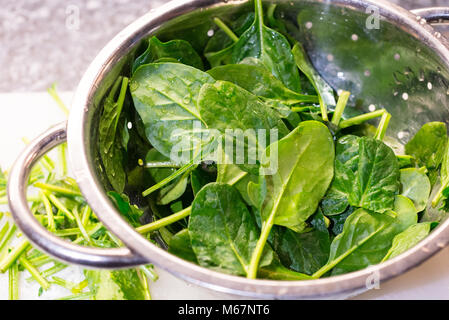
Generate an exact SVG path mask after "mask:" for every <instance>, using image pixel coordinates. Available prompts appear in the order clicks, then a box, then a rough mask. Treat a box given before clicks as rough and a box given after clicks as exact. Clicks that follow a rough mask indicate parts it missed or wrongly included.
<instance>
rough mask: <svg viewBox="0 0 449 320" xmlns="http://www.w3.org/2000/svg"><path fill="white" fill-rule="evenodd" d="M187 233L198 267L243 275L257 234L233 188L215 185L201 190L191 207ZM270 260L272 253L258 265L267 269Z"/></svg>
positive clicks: (251, 220) (246, 270)
mask: <svg viewBox="0 0 449 320" xmlns="http://www.w3.org/2000/svg"><path fill="white" fill-rule="evenodd" d="M188 229H189V234H190V239H191V244H192V249H193V252H195V255H196V257H197V260H198V263H199V264H200V265H201V266H203V267H206V268H210V269H215V270H218V271H222V272H226V273H230V274H234V275H243V276H245V275H247V273H248V266H249V261H250V257H251V254H252V252H253V250H254V247H255V245H256V242H257V239H258V237H259V230H258V228H257V225H256V222H255V220H254V217H253V216H252V215H251V213H250V212H249V211H248V208H247V207H246V205H245V203H244V202H243V201H242V199H241V197H240V195H239V193H238V192H237V190H236V189H235V188H234V187H232V186H229V185H226V184H218V183H211V184H208V185H206V186H204V187H203V188H202V189H201V191H200V192H199V193H198V194H197V196H196V197H195V199H194V201H193V203H192V213H191V215H190V219H189V226H188ZM272 258H273V256H272V252H270V251H269V250H266V254H265V255H264V258H263V259H262V262H261V264H260V265H261V266H265V265H269V264H270V263H271V261H272Z"/></svg>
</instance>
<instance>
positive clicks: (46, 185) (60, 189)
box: [34, 182, 82, 197]
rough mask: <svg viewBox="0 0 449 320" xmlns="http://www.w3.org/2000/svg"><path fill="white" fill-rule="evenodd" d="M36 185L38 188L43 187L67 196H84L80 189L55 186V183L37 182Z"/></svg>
mask: <svg viewBox="0 0 449 320" xmlns="http://www.w3.org/2000/svg"><path fill="white" fill-rule="evenodd" d="M34 186H35V187H36V188H39V189H41V190H47V191H52V192H56V193H59V194H62V195H66V196H79V197H82V194H81V192H79V191H76V190H71V189H68V188H64V187H60V186H55V185H53V184H49V183H43V182H36V183H35V184H34Z"/></svg>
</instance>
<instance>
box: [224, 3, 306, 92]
mask: <svg viewBox="0 0 449 320" xmlns="http://www.w3.org/2000/svg"><path fill="white" fill-rule="evenodd" d="M254 4H255V12H256V16H255V19H254V22H253V24H252V25H251V26H250V27H249V28H248V30H246V31H245V32H244V33H243V34H242V36H241V37H240V38H239V40H238V41H237V42H236V43H234V44H233V45H232V56H231V59H230V61H229V63H233V64H237V63H240V62H242V61H243V60H244V59H246V58H257V59H259V60H260V61H261V62H262V63H263V65H264V66H265V67H266V68H267V69H268V70H270V71H271V73H273V75H274V76H275V77H276V78H278V79H279V80H281V81H282V82H283V83H284V85H285V86H286V87H287V88H289V89H291V90H293V91H296V92H299V91H300V89H301V86H300V79H299V72H298V69H297V68H296V65H295V61H294V59H293V55H292V52H291V50H290V44H289V43H288V41H287V39H285V37H284V36H283V35H282V34H280V33H279V32H277V31H275V30H273V29H270V28H268V27H267V26H265V25H264V21H263V8H262V1H261V0H255V1H254Z"/></svg>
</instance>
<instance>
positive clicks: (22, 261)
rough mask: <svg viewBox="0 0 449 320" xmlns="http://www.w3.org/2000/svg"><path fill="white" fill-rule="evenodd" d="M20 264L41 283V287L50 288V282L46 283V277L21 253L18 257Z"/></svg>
mask: <svg viewBox="0 0 449 320" xmlns="http://www.w3.org/2000/svg"><path fill="white" fill-rule="evenodd" d="M19 262H20V264H21V265H22V266H23V267H24V268H25V269H27V270H28V272H29V273H30V274H31V276H32V277H33V278H34V279H35V280H36V281H37V282H38V283H39V284H40V285H41V287H42V289H44V290H48V288H50V284H49V283H48V281H47V279H45V278H44V277H43V276H42V275H41V274H40V272H39V270H37V269H36V268H35V267H34V266H33V265H32V264H31V263H30V262H29V261H28V260H27V259H26V258H25V257H24V256H23V255H22V256H21V257H20V258H19Z"/></svg>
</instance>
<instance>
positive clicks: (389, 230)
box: [313, 195, 417, 277]
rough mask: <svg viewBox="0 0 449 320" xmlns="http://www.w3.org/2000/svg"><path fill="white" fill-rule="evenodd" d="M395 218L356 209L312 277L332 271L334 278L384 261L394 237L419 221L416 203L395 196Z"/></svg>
mask: <svg viewBox="0 0 449 320" xmlns="http://www.w3.org/2000/svg"><path fill="white" fill-rule="evenodd" d="M394 213H395V214H396V217H395V218H393V217H391V216H390V215H387V214H380V213H376V212H370V211H368V210H365V209H362V208H361V209H357V210H356V211H354V213H352V214H351V215H350V216H349V217H348V218H347V219H346V222H345V225H344V227H343V232H342V233H340V234H339V235H337V236H336V237H335V238H334V240H333V241H332V244H331V249H330V256H329V260H328V262H327V264H326V265H325V266H323V267H322V268H321V269H320V270H318V271H317V272H316V273H315V274H314V275H313V276H314V277H320V276H322V275H324V274H325V273H327V272H329V271H330V270H332V269H333V271H332V275H338V274H342V273H347V272H352V271H356V270H360V269H363V268H366V267H367V266H370V265H373V264H377V263H379V262H381V261H382V259H383V258H384V257H385V255H386V253H387V252H388V250H389V248H390V247H391V244H392V241H393V238H394V237H395V236H396V235H397V234H399V233H401V232H402V231H404V230H405V229H407V228H408V227H409V226H411V225H413V224H415V223H416V222H417V212H416V209H415V207H414V205H413V202H412V201H411V200H410V199H408V198H406V197H404V196H401V195H398V196H396V198H395V204H394Z"/></svg>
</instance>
